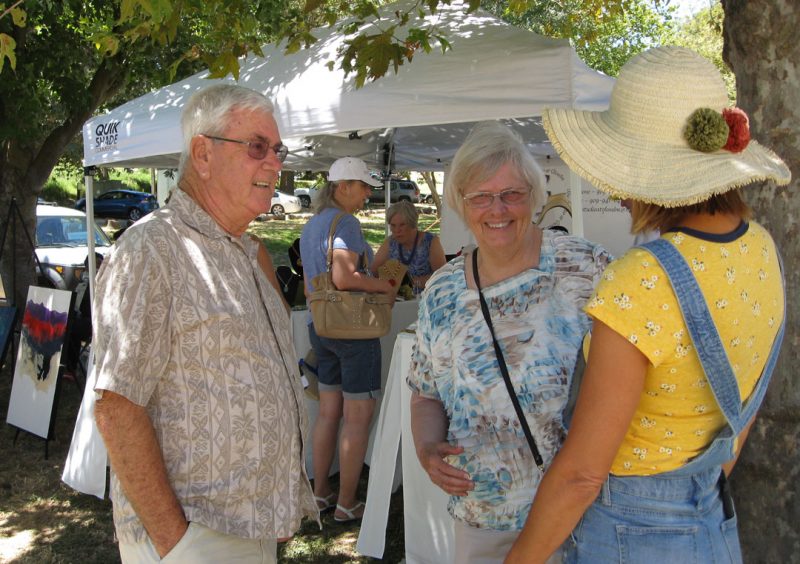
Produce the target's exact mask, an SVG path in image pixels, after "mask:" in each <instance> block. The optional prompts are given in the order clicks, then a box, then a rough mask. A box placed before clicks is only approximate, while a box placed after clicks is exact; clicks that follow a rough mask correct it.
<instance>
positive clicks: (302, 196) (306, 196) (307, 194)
mask: <svg viewBox="0 0 800 564" xmlns="http://www.w3.org/2000/svg"><path fill="white" fill-rule="evenodd" d="M320 188H322V184H315V185H314V186H312V187H311V188H305V187H300V188H295V189H294V195H295V196H297V199H298V200H300V204H301V205H302V206H303V207H304V208H310V207H311V202H313V201H314V198H316V197H317V192H318V190H319V189H320Z"/></svg>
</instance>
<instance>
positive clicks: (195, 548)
mask: <svg viewBox="0 0 800 564" xmlns="http://www.w3.org/2000/svg"><path fill="white" fill-rule="evenodd" d="M277 550H278V544H277V542H276V540H275V539H243V538H241V537H235V536H233V535H226V534H225V533H220V532H219V531H215V530H213V529H209V528H208V527H206V526H205V525H201V524H199V523H189V528H188V529H186V533H185V534H184V535H183V537H181V540H179V541H178V544H176V545H175V546H174V547H172V550H170V551H169V553H167V555H166V556H165V557H164V558H159V556H158V552H156V549H155V547H154V546H153V543H152V542H151V541H150V537H145V539H144V540H143V541H142V542H139V543H123V542H120V543H119V554H120V557H121V558H122V562H123V564H152V563H154V562H165V563H175V564H183V563H186V564H219V563H220V562H226V563H227V562H238V563H242V564H251V563H252V564H276V562H277V561H278V558H277Z"/></svg>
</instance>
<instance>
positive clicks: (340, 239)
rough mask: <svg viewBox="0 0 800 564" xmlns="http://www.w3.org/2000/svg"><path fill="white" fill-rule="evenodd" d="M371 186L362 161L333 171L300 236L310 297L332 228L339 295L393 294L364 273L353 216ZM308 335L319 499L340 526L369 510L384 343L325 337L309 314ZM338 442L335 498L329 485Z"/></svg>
mask: <svg viewBox="0 0 800 564" xmlns="http://www.w3.org/2000/svg"><path fill="white" fill-rule="evenodd" d="M370 186H380V180H375V179H374V178H372V176H371V175H370V173H369V171H368V170H367V165H366V164H365V163H364V161H362V160H361V159H356V158H353V157H344V158H341V159H338V160H336V161H335V162H334V163H333V165H331V168H330V171H329V173H328V184H327V186H325V187H324V188H323V189H322V190H320V193H319V195H318V197H317V199H316V203H317V211H316V214H315V215H314V217H312V218H311V219H310V220H309V222H308V223H307V224H306V226H305V227H304V228H303V233H302V235H301V236H300V258H301V260H302V261H303V274H304V280H305V288H306V295H310V294H311V292H312V290H313V288H312V287H311V280H313V279H314V277H315V276H317V275H318V274H320V273H323V272H325V271H326V269H327V254H328V235H329V232H330V228H331V225H332V224H333V222H334V221H337V223H336V226H335V229H334V236H333V254H332V256H333V265H332V268H331V275H332V278H333V283H334V284H335V285H336V287H337V288H338V289H339V290H358V291H362V292H372V293H381V294H394V292H395V289H394V287H393V286H392V285H391V283H390V282H389V281H388V280H382V279H380V278H374V277H372V276H370V273H369V271H368V270H367V268H365V264H366V265H369V263H370V262H371V260H372V257H373V255H372V248H371V247H370V246H369V244H367V242H366V240H365V239H364V235H363V233H362V232H361V224H360V223H359V222H358V219H357V218H356V216H355V215H353V214H354V213H355V212H356V211H357V210H360V209H361V208H363V207H364V202H365V201H366V199H367V198H368V197H369V195H370V192H371V188H370ZM308 334H309V339H310V341H311V346H312V348H313V349H314V352H315V353H317V359H318V365H317V378H318V379H319V415H318V416H317V420H316V422H315V423H314V430H313V435H312V452H313V467H314V496H315V498H316V502H317V507H318V508H319V510H320V511H321V512H322V511H329V510H332V509H334V514H333V518H334V519H335V520H336V521H339V522H344V521H355V520H358V519H361V516H362V515H363V514H364V503H362V502H360V501H358V500H357V499H356V487H357V486H358V480H359V478H360V477H361V469H362V467H363V465H364V456H365V455H366V452H367V441H368V439H369V424H370V422H371V421H372V414H373V412H374V410H375V400H376V399H377V398H379V397H380V396H381V343H380V340H379V339H329V338H327V337H320V336H319V335H317V332H316V331H315V330H314V323H313V321H312V319H311V315H310V313H309V317H308ZM342 421H343V422H344V424H343V425H342V426H341V427H342V428H341V435H340V433H339V426H340V422H342ZM337 438H338V439H339V440H338V443H339V492H338V494H337V493H336V492H334V491H333V490H332V489H331V486H330V483H329V481H328V474H329V473H330V469H331V464H332V463H333V456H334V454H335V453H336V445H337Z"/></svg>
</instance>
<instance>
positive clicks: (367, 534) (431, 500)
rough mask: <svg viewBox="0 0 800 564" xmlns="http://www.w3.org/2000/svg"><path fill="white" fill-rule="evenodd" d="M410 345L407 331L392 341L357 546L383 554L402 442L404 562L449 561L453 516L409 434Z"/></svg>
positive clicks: (367, 552)
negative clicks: (428, 473) (393, 482)
mask: <svg viewBox="0 0 800 564" xmlns="http://www.w3.org/2000/svg"><path fill="white" fill-rule="evenodd" d="M413 344H414V335H413V333H407V332H403V333H400V334H399V335H398V336H397V340H396V342H395V344H394V350H393V354H392V362H391V366H390V371H389V381H388V385H387V388H386V393H385V396H384V400H383V405H382V406H381V411H380V414H379V416H378V424H377V427H376V440H375V448H374V449H373V451H372V458H371V462H370V474H369V487H368V491H367V507H366V509H365V512H364V518H363V520H362V523H361V531H360V533H359V535H358V543H357V545H356V550H358V552H360V553H361V554H364V555H367V556H372V557H374V558H382V557H383V550H384V546H385V541H386V524H387V521H388V514H389V497H390V495H391V492H392V491H393V489H392V481H391V476H392V475H393V474H394V471H395V468H396V463H397V454H398V447H400V445H401V444H402V453H403V454H404V456H402V457H401V458H402V468H403V517H404V520H405V539H406V562H407V563H408V564H415V563H425V564H441V563H448V562H452V561H453V519H452V518H451V517H450V515H449V514H448V513H447V499H448V498H447V494H445V493H444V492H443V491H442V490H440V489H439V488H437V487H436V486H434V485H433V483H432V482H431V481H430V480H429V479H428V475H427V474H426V473H425V471H424V470H423V469H422V466H421V465H420V463H419V460H418V459H417V456H416V453H415V450H414V439H413V437H412V436H411V408H410V401H411V390H410V389H409V388H408V386H407V385H406V375H407V374H408V370H409V368H410V366H411V348H412V346H413ZM401 441H402V442H401Z"/></svg>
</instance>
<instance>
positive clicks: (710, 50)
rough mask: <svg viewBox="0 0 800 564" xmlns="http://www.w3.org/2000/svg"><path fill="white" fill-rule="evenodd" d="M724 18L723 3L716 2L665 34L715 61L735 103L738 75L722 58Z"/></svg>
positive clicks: (666, 38)
mask: <svg viewBox="0 0 800 564" xmlns="http://www.w3.org/2000/svg"><path fill="white" fill-rule="evenodd" d="M724 18H725V13H724V12H723V11H722V4H720V3H719V2H715V3H714V5H713V6H711V7H709V8H704V9H703V10H700V11H699V12H697V13H696V14H695V15H694V16H692V17H691V18H689V19H688V20H686V21H685V22H682V23H680V24H679V25H678V26H677V27H675V28H674V29H673V30H672V31H671V32H670V33H668V34H667V35H666V36H665V38H664V42H665V43H667V44H671V45H680V46H681V47H688V48H689V49H693V50H695V51H697V52H698V53H700V54H701V55H703V56H704V57H705V58H707V59H708V60H709V61H711V62H712V63H714V64H715V65H716V67H717V68H718V69H719V71H720V72H721V73H722V78H723V80H725V86H726V87H727V88H728V97H729V98H730V100H731V102H732V103H734V102H735V101H736V77H734V76H733V72H731V69H730V67H728V65H727V64H726V63H725V61H724V60H723V59H722V42H723V39H722V27H723V20H724Z"/></svg>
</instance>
